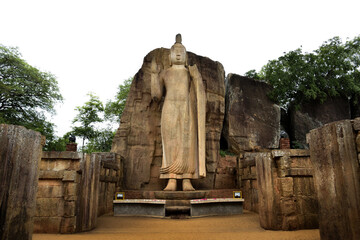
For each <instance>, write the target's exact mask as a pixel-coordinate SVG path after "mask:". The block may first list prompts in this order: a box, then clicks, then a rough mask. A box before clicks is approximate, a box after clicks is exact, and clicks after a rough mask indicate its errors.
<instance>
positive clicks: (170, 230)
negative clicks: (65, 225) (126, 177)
mask: <svg viewBox="0 0 360 240" xmlns="http://www.w3.org/2000/svg"><path fill="white" fill-rule="evenodd" d="M65 239H66V240H77V239H84V240H85V239H86V240H92V239H97V240H102V239H104V240H110V239H111V240H117V239H127V240H135V239H136V240H137V239H146V240H149V239H157V240H160V239H166V240H172V239H186V240H203V239H204V240H211V239H222V240H226V239H241V240H253V239H254V240H255V239H261V240H267V239H273V240H275V239H276V240H319V239H320V232H319V230H318V229H314V230H300V231H267V230H264V229H262V228H261V227H260V225H259V216H258V214H256V213H253V212H248V211H244V214H241V215H234V216H218V217H205V218H193V219H158V218H148V217H113V216H102V217H100V218H98V227H97V228H96V229H94V230H93V231H90V232H85V233H77V234H71V235H69V234H34V235H33V240H65Z"/></svg>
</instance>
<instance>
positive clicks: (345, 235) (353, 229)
mask: <svg viewBox="0 0 360 240" xmlns="http://www.w3.org/2000/svg"><path fill="white" fill-rule="evenodd" d="M310 135H311V136H310V155H311V161H312V163H313V168H314V180H315V181H314V182H315V189H316V194H317V197H318V199H319V209H320V214H319V218H320V219H319V220H320V236H321V239H337V240H341V239H344V240H345V239H360V228H359V226H360V169H359V163H358V160H357V152H356V146H355V136H354V133H353V128H352V125H351V122H350V120H344V121H339V122H334V123H330V124H326V125H325V126H323V127H321V128H318V129H314V130H312V131H310Z"/></svg>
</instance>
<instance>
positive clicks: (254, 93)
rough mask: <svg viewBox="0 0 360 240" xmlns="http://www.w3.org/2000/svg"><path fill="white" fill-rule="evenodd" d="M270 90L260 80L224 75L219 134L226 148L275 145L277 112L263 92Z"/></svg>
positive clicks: (240, 148)
mask: <svg viewBox="0 0 360 240" xmlns="http://www.w3.org/2000/svg"><path fill="white" fill-rule="evenodd" d="M270 90H271V87H270V86H269V85H268V84H266V83H265V82H262V81H258V80H255V79H251V78H248V77H242V76H239V75H236V74H229V75H228V76H227V78H226V99H225V101H226V109H225V121H224V129H223V137H224V139H225V140H226V142H227V147H228V149H229V150H230V151H232V152H234V153H240V152H241V151H252V150H258V149H265V148H270V149H271V148H278V147H279V139H280V117H281V112H280V107H279V106H278V105H276V104H274V102H272V101H271V100H270V99H269V97H268V96H267V93H268V92H269V91H270Z"/></svg>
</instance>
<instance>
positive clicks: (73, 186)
mask: <svg viewBox="0 0 360 240" xmlns="http://www.w3.org/2000/svg"><path fill="white" fill-rule="evenodd" d="M78 185H79V184H77V183H72V182H65V183H64V195H65V196H76V195H77V188H78Z"/></svg>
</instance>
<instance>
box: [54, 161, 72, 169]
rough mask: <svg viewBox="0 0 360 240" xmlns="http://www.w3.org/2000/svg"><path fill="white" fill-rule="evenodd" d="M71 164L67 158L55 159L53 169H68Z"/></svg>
mask: <svg viewBox="0 0 360 240" xmlns="http://www.w3.org/2000/svg"><path fill="white" fill-rule="evenodd" d="M70 166H71V160H70V159H69V160H68V159H57V160H56V161H55V166H54V169H53V170H54V171H61V170H68V169H69V168H70Z"/></svg>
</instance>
